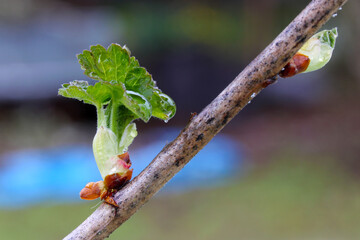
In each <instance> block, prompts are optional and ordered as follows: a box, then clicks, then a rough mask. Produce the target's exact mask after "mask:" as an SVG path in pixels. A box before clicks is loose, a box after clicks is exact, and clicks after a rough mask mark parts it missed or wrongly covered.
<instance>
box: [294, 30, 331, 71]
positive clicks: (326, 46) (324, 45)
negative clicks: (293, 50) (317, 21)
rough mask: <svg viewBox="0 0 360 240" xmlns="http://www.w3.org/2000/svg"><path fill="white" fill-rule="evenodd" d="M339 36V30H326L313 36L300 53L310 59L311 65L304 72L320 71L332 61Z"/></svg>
mask: <svg viewBox="0 0 360 240" xmlns="http://www.w3.org/2000/svg"><path fill="white" fill-rule="evenodd" d="M337 36H338V32H337V28H333V29H332V30H324V31H321V32H318V33H317V34H315V35H314V36H312V37H311V38H310V39H309V40H308V41H307V42H306V43H305V44H304V46H302V48H301V49H300V50H299V53H301V54H303V55H306V56H308V57H309V58H310V64H309V66H308V68H307V69H306V70H305V71H304V72H312V71H315V70H318V69H320V68H322V67H324V66H325V65H326V64H327V63H328V62H329V61H330V59H331V56H332V53H333V50H334V48H335V42H336V38H337Z"/></svg>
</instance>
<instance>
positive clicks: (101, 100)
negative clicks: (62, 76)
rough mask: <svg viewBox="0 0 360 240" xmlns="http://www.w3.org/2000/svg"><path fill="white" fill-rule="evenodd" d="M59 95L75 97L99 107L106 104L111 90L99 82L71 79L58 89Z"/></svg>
mask: <svg viewBox="0 0 360 240" xmlns="http://www.w3.org/2000/svg"><path fill="white" fill-rule="evenodd" d="M58 93H59V95H61V96H64V97H68V98H75V99H78V100H80V101H83V102H84V103H88V104H92V105H95V106H96V107H101V106H102V105H105V104H108V103H109V101H110V99H111V92H110V91H109V89H108V88H107V87H105V86H104V85H103V84H101V83H96V84H95V85H89V84H88V82H87V81H76V80H75V81H72V82H70V83H66V84H63V85H62V88H60V89H59V92H58Z"/></svg>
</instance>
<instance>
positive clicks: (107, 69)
mask: <svg viewBox="0 0 360 240" xmlns="http://www.w3.org/2000/svg"><path fill="white" fill-rule="evenodd" d="M77 57H78V59H79V63H80V64H81V66H82V69H84V70H85V72H84V73H85V74H86V75H87V76H89V77H91V78H93V79H95V80H99V81H102V82H103V83H104V84H105V82H107V83H109V84H108V85H107V86H108V88H109V90H110V91H111V92H112V94H113V99H114V100H113V101H115V102H121V103H122V104H123V105H125V106H126V107H127V108H128V109H129V110H130V111H132V112H133V113H134V114H135V115H136V116H137V117H139V118H141V119H142V120H143V121H145V122H147V121H149V119H150V117H151V116H154V117H157V118H160V119H162V120H165V121H168V120H169V119H170V118H172V117H173V116H174V114H175V111H176V106H175V103H174V101H173V100H172V99H171V98H170V97H169V96H167V95H165V94H163V93H162V92H161V90H160V89H158V88H157V87H156V83H155V81H154V80H153V79H152V76H151V75H150V74H149V73H148V72H147V71H146V69H145V68H143V67H140V66H139V62H138V61H137V60H136V59H135V57H130V51H129V50H128V49H127V48H126V47H121V46H120V45H118V44H111V45H110V46H109V47H108V49H105V48H104V47H102V46H100V45H96V46H91V47H90V51H88V50H84V51H83V53H82V54H79V55H78V56H77ZM127 91H130V94H129V92H127ZM124 92H125V94H123V93H124ZM121 94H123V95H121Z"/></svg>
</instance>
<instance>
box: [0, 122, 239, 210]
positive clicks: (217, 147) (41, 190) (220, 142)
mask: <svg viewBox="0 0 360 240" xmlns="http://www.w3.org/2000/svg"><path fill="white" fill-rule="evenodd" d="M179 132H180V130H178V129H167V128H165V129H164V128H162V129H158V131H154V132H153V134H154V135H153V136H156V137H155V139H157V140H156V141H152V142H151V143H149V144H147V145H146V146H143V147H141V148H139V149H134V150H131V151H130V152H131V154H130V158H131V160H132V162H133V165H132V166H133V168H134V173H133V176H136V175H138V174H139V173H140V172H141V171H142V170H143V169H144V168H145V167H146V166H147V165H148V164H149V163H150V162H151V161H152V159H153V158H154V157H155V156H156V155H157V154H158V153H159V151H160V150H161V149H162V148H163V147H164V146H165V144H166V143H169V142H170V141H171V140H173V139H174V138H175V137H176V136H177V135H178V134H179ZM149 134H151V133H149ZM151 135H152V134H151ZM152 139H154V137H152ZM240 149H241V148H239V143H236V142H234V141H233V140H232V139H230V138H228V137H226V136H224V135H218V136H217V137H215V138H214V139H213V140H212V141H211V142H210V143H209V144H208V145H207V146H206V147H205V148H204V149H203V150H202V151H201V152H200V153H199V154H198V155H197V156H196V157H195V158H194V159H193V160H192V161H190V163H189V164H188V165H186V166H185V167H184V169H183V170H181V171H180V172H179V173H178V174H177V175H176V176H175V177H174V178H173V179H171V181H170V182H169V183H168V184H167V185H166V187H165V188H164V189H163V190H162V192H171V193H174V192H183V191H186V190H193V189H197V188H204V187H213V186H216V185H220V184H223V183H225V182H226V180H228V179H230V177H232V176H234V175H235V174H236V173H238V172H239V169H240V166H241V163H242V155H241V152H240V151H239V150H240ZM1 158H2V159H3V162H4V163H5V166H4V167H3V168H2V169H0V189H1V191H0V207H1V208H4V207H5V208H9V207H14V208H17V207H23V206H26V205H31V204H36V203H40V202H44V201H47V202H50V203H53V202H54V203H58V202H74V201H79V200H80V199H79V191H80V190H81V189H82V188H83V187H84V186H85V185H86V184H87V183H88V182H91V181H94V182H95V181H98V180H101V176H100V173H99V171H98V169H97V166H96V163H95V160H94V157H93V154H92V149H91V147H90V146H84V145H72V146H62V147H57V148H52V149H45V150H22V151H18V152H14V153H8V154H5V155H3V156H1Z"/></svg>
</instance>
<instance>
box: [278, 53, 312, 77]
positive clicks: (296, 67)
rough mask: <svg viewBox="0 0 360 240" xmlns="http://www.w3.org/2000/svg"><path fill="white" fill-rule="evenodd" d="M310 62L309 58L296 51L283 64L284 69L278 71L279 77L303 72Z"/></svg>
mask: <svg viewBox="0 0 360 240" xmlns="http://www.w3.org/2000/svg"><path fill="white" fill-rule="evenodd" d="M309 64H310V58H309V57H308V56H305V55H303V54H301V53H297V54H295V55H294V57H293V58H292V59H291V60H290V61H289V62H288V64H286V65H285V67H284V69H283V70H281V72H280V73H279V75H280V77H283V78H287V77H292V76H294V75H296V74H298V73H302V72H304V71H305V70H306V69H307V68H308V66H309Z"/></svg>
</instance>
